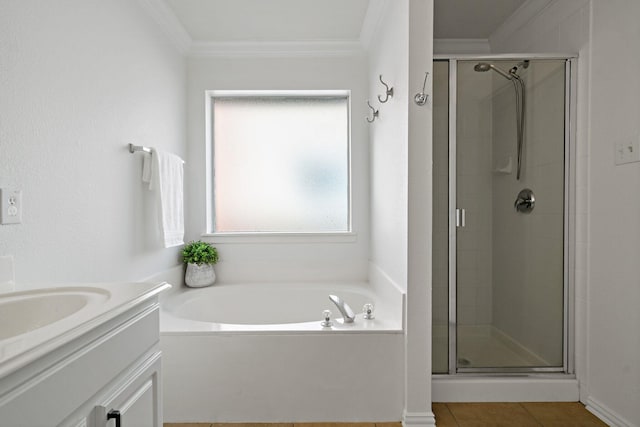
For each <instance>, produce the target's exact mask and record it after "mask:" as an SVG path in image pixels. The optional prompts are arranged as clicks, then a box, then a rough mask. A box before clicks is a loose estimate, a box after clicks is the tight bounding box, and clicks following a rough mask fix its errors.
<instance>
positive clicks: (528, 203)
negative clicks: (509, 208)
mask: <svg viewBox="0 0 640 427" xmlns="http://www.w3.org/2000/svg"><path fill="white" fill-rule="evenodd" d="M535 205H536V198H535V196H534V195H533V191H531V190H530V189H529V188H525V189H524V190H522V191H521V192H520V193H518V198H517V199H516V201H515V203H514V204H513V206H514V207H515V208H516V210H517V211H518V212H521V213H530V212H531V211H532V210H533V208H534V207H535Z"/></svg>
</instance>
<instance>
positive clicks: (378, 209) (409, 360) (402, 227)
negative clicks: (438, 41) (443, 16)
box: [368, 0, 434, 426]
mask: <svg viewBox="0 0 640 427" xmlns="http://www.w3.org/2000/svg"><path fill="white" fill-rule="evenodd" d="M380 3H382V6H381V9H380V10H381V13H380V16H381V19H380V21H379V23H378V26H377V28H376V29H375V31H374V33H373V34H374V36H373V37H372V39H371V41H370V43H369V46H368V51H369V99H370V100H372V104H373V105H374V106H375V107H376V108H379V110H380V116H379V118H378V119H377V120H376V121H375V122H374V123H372V124H371V127H370V131H369V135H370V140H371V241H372V242H371V268H372V280H375V278H376V277H380V276H384V277H385V279H386V280H389V281H391V282H393V283H395V284H397V285H398V286H399V287H400V288H401V289H404V290H406V292H407V307H406V309H407V311H406V319H405V326H406V337H405V363H406V365H405V381H406V384H405V409H404V415H403V423H404V425H407V426H408V425H416V426H418V425H420V426H422V425H433V424H434V418H433V413H432V412H431V312H432V309H431V255H432V254H431V247H432V243H431V242H432V239H431V228H432V227H431V219H432V215H431V208H432V203H431V197H432V178H431V177H432V126H431V119H432V118H431V116H432V110H431V106H432V102H431V97H432V90H431V86H432V85H431V82H432V78H429V80H428V82H427V87H426V92H427V93H428V94H429V102H428V103H427V104H426V105H424V106H418V105H416V104H415V103H414V102H413V96H414V95H415V93H416V92H419V91H420V90H421V88H422V82H423V79H424V75H425V72H429V74H430V75H431V76H432V75H433V74H432V65H433V1H431V0H402V1H396V0H393V1H383V2H380ZM380 74H382V75H383V77H384V80H385V81H387V82H388V83H389V84H391V85H392V86H393V87H394V97H393V98H392V99H390V100H389V101H388V102H387V103H384V104H380V103H379V102H378V100H377V95H378V94H380V93H381V90H382V89H383V87H382V85H381V84H380V83H379V80H378V76H379V75H380ZM380 273H381V274H380Z"/></svg>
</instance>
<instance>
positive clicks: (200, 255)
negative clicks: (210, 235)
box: [182, 240, 218, 265]
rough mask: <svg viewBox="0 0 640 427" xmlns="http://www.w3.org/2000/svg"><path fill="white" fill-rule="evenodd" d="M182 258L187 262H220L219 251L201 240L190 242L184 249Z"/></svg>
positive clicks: (200, 263)
mask: <svg viewBox="0 0 640 427" xmlns="http://www.w3.org/2000/svg"><path fill="white" fill-rule="evenodd" d="M182 260H183V261H184V263H185V264H198V265H202V264H215V263H217V262H218V251H217V249H216V248H214V247H213V246H211V245H210V244H209V243H206V242H202V241H200V240H198V241H197V242H189V243H187V244H186V245H185V246H184V249H182Z"/></svg>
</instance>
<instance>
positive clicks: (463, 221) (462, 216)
mask: <svg viewBox="0 0 640 427" xmlns="http://www.w3.org/2000/svg"><path fill="white" fill-rule="evenodd" d="M466 225H467V211H466V210H465V209H456V227H464V226H466Z"/></svg>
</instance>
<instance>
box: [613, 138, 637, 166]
mask: <svg viewBox="0 0 640 427" xmlns="http://www.w3.org/2000/svg"><path fill="white" fill-rule="evenodd" d="M633 162H640V136H637V137H635V138H633V139H631V140H629V141H620V142H617V143H616V165H623V164H625V163H633Z"/></svg>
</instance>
